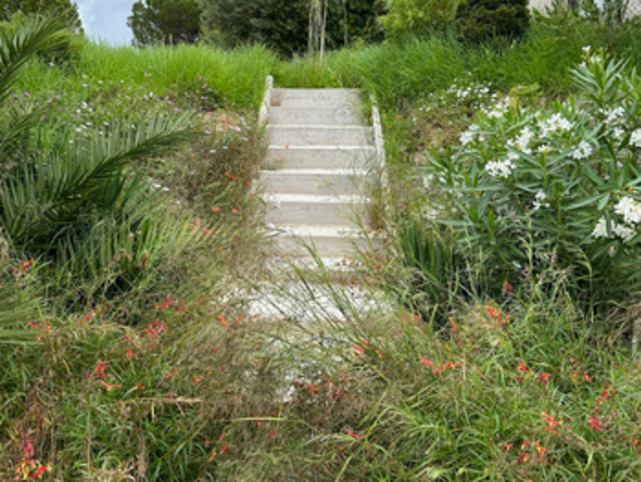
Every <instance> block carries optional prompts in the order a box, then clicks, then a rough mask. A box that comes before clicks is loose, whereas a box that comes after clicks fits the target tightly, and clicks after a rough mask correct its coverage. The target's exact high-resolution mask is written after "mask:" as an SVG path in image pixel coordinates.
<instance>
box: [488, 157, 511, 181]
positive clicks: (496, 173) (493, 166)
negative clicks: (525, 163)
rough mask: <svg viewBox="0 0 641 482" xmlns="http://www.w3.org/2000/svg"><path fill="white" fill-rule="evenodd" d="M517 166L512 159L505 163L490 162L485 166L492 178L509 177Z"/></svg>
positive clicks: (506, 160)
mask: <svg viewBox="0 0 641 482" xmlns="http://www.w3.org/2000/svg"><path fill="white" fill-rule="evenodd" d="M515 167H516V166H515V165H514V163H513V162H512V160H511V159H505V160H504V161H490V162H488V163H487V164H486V165H485V170H486V171H487V173H488V174H489V175H490V176H492V177H503V178H506V177H509V175H510V174H512V171H513V170H514V168H515Z"/></svg>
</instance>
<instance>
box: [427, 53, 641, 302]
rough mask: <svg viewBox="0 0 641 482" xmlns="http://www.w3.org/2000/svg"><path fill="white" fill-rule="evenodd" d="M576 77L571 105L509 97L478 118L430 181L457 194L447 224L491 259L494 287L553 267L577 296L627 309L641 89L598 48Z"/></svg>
mask: <svg viewBox="0 0 641 482" xmlns="http://www.w3.org/2000/svg"><path fill="white" fill-rule="evenodd" d="M571 75H572V77H573V79H574V82H575V84H576V86H577V89H578V92H577V94H576V95H575V96H571V97H570V98H569V99H568V100H567V101H564V102H553V103H552V104H550V105H549V106H548V107H545V108H540V107H536V106H533V107H520V106H518V105H516V104H514V103H511V101H510V99H509V98H505V99H503V100H501V101H499V102H497V103H496V104H495V105H494V106H493V107H491V108H488V109H485V110H484V111H481V112H479V114H478V123H477V124H474V125H472V126H470V127H469V129H468V130H466V131H465V132H464V133H463V134H461V137H460V145H459V146H455V147H453V148H451V149H448V151H447V152H446V153H444V154H442V155H433V156H431V162H430V167H429V168H427V169H426V173H429V175H430V176H433V177H430V179H431V180H432V181H433V182H435V183H437V184H438V185H439V186H440V187H441V188H443V189H445V190H446V191H447V192H448V193H449V199H450V200H451V203H452V205H451V211H450V213H449V214H447V215H445V216H444V218H445V219H446V220H445V221H444V222H446V223H448V224H449V225H451V226H452V227H453V229H454V230H455V231H457V232H458V233H459V238H460V239H464V240H467V241H469V242H471V243H473V244H474V245H475V246H477V247H478V249H479V250H483V251H484V252H485V253H486V255H487V260H486V265H485V268H486V269H488V270H490V271H492V272H494V273H496V276H497V279H510V280H513V279H518V278H519V277H520V276H519V273H521V272H523V271H524V270H525V271H528V272H529V273H531V274H535V273H538V272H540V271H541V270H542V269H544V268H545V266H548V265H549V264H550V263H555V264H556V265H557V266H559V267H560V268H561V269H563V270H567V274H566V276H568V277H569V278H570V279H571V280H573V282H574V283H575V293H574V294H575V295H576V296H577V297H585V299H586V301H588V300H591V301H592V302H597V303H599V302H609V301H612V300H623V299H625V298H626V297H627V296H629V294H630V293H631V292H634V291H635V290H637V289H638V286H639V285H638V283H639V278H638V276H639V271H638V266H637V263H636V262H635V261H634V260H635V259H636V257H637V256H638V255H639V239H640V236H639V222H640V221H641V202H640V200H641V197H640V196H639V190H638V189H639V182H640V179H641V178H640V175H641V170H640V168H639V165H638V156H639V152H640V149H641V125H640V124H639V120H638V119H639V115H638V99H639V95H640V94H641V84H640V83H639V79H638V77H637V75H636V73H635V71H631V72H630V71H627V70H626V63H625V62H624V61H616V60H614V59H612V60H604V59H602V58H600V57H598V56H596V55H592V54H591V53H590V52H589V49H586V60H585V62H584V63H583V64H582V65H581V66H579V67H577V68H576V69H574V70H573V71H572V73H571Z"/></svg>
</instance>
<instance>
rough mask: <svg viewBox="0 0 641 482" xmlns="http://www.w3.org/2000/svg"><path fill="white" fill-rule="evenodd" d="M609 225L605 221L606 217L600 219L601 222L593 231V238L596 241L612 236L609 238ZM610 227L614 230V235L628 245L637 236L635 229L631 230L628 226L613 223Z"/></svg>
mask: <svg viewBox="0 0 641 482" xmlns="http://www.w3.org/2000/svg"><path fill="white" fill-rule="evenodd" d="M607 224H608V222H607V220H606V219H605V217H602V218H601V219H599V222H598V223H597V224H596V226H595V227H594V230H593V231H592V237H593V238H595V239H598V238H609V237H610V236H608V228H607ZM610 226H611V229H612V234H614V235H615V236H617V237H619V238H621V239H622V240H623V241H624V242H626V243H627V242H628V241H630V240H631V239H632V238H633V237H634V235H635V234H636V232H635V231H634V229H632V228H630V227H629V226H626V225H625V224H617V223H614V222H612V223H611V224H610Z"/></svg>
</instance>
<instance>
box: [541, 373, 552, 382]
mask: <svg viewBox="0 0 641 482" xmlns="http://www.w3.org/2000/svg"><path fill="white" fill-rule="evenodd" d="M539 381H540V382H541V383H547V382H549V381H550V374H549V373H541V374H540V375H539Z"/></svg>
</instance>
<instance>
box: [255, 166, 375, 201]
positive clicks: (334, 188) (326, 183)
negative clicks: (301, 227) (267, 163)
mask: <svg viewBox="0 0 641 482" xmlns="http://www.w3.org/2000/svg"><path fill="white" fill-rule="evenodd" d="M367 180H368V178H367V171H364V170H359V171H356V170H354V169H279V170H277V171H261V173H260V182H261V183H262V184H263V190H264V192H267V193H274V194H321V195H325V196H331V195H333V194H363V193H364V192H365V190H366V187H367Z"/></svg>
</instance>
